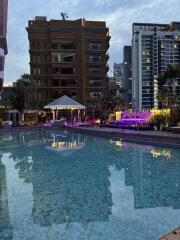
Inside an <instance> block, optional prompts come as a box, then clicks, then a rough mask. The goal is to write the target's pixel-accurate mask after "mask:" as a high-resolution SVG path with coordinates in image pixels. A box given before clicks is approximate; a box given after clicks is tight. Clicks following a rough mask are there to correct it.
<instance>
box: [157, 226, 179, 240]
mask: <svg viewBox="0 0 180 240" xmlns="http://www.w3.org/2000/svg"><path fill="white" fill-rule="evenodd" d="M159 240H180V227H179V228H177V229H175V230H174V231H172V232H171V233H169V234H167V235H165V236H163V237H162V238H160V239H159Z"/></svg>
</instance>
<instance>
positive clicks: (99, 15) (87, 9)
mask: <svg viewBox="0 0 180 240" xmlns="http://www.w3.org/2000/svg"><path fill="white" fill-rule="evenodd" d="M179 8H180V1H179V0H169V1H164V0H91V1H88V0H61V1H60V0H51V1H49V0H38V1H37V0H30V1H28V0H19V1H17V0H9V21H8V47H9V54H8V56H7V58H6V69H5V77H6V82H8V83H9V82H12V81H15V80H16V79H18V77H19V76H20V75H21V74H23V73H24V72H29V56H28V39H27V33H26V30H25V27H26V26H27V23H28V20H30V19H33V18H34V16H36V15H40V16H41V15H42V16H47V17H48V18H49V19H56V18H60V12H62V11H65V12H67V13H68V15H69V18H70V19H77V18H86V19H88V20H103V21H106V22H107V26H108V27H109V28H110V34H111V42H110V44H111V47H110V49H109V52H110V65H111V66H112V64H113V62H120V61H122V53H123V46H124V45H130V44H131V33H132V23H133V22H158V23H169V22H171V21H178V20H180V18H179Z"/></svg>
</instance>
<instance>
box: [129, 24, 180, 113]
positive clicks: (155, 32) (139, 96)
mask: <svg viewBox="0 0 180 240" xmlns="http://www.w3.org/2000/svg"><path fill="white" fill-rule="evenodd" d="M132 35H133V38H132V72H133V81H132V83H133V84H132V88H133V97H132V98H133V109H134V110H135V111H141V110H143V109H145V110H146V109H151V108H158V106H159V103H158V99H157V93H158V82H157V77H158V76H159V75H160V74H161V73H163V72H164V71H165V70H166V69H167V67H168V66H169V65H179V64H180V23H177V22H172V23H170V24H146V23H134V24H133V29H132ZM167 87H168V86H167ZM172 89H173V93H174V94H176V95H180V86H178V85H176V86H174V87H173V88H172Z"/></svg>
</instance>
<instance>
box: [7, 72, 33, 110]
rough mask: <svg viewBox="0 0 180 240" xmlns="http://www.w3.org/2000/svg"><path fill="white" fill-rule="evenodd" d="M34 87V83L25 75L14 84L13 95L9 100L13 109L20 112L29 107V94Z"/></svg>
mask: <svg viewBox="0 0 180 240" xmlns="http://www.w3.org/2000/svg"><path fill="white" fill-rule="evenodd" d="M35 87H36V84H35V81H34V80H33V79H32V78H31V76H30V75H29V74H27V73H25V74H23V75H21V77H20V78H19V79H18V80H17V81H16V82H15V94H14V96H13V98H12V100H11V102H12V106H13V108H16V109H18V110H20V111H22V110H26V109H27V108H28V107H29V104H30V100H31V97H32V96H31V93H32V90H34V89H35Z"/></svg>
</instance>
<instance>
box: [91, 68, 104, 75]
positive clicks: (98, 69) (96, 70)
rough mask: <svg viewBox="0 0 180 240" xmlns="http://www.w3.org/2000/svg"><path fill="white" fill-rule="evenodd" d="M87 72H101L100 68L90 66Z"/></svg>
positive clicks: (95, 73) (97, 73)
mask: <svg viewBox="0 0 180 240" xmlns="http://www.w3.org/2000/svg"><path fill="white" fill-rule="evenodd" d="M89 72H90V74H93V75H99V74H101V73H102V68H100V67H91V68H89Z"/></svg>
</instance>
